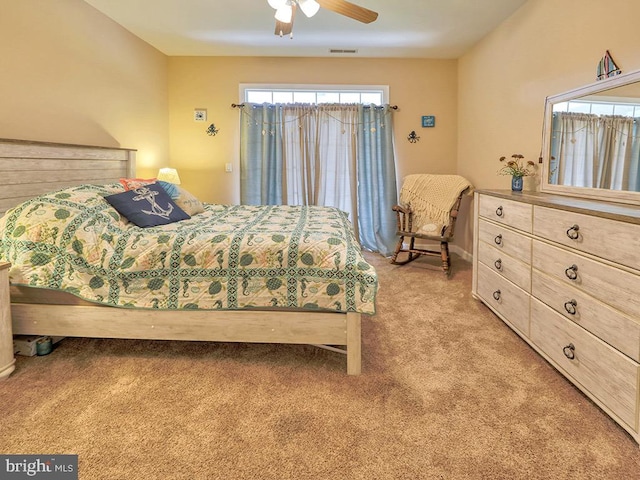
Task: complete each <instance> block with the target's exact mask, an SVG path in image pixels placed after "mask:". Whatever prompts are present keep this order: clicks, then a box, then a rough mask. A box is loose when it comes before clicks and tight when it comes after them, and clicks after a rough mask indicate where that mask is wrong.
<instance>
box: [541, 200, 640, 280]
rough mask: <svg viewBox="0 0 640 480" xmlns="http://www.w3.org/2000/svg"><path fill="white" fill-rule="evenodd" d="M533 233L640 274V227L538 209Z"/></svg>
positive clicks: (547, 209) (562, 211)
mask: <svg viewBox="0 0 640 480" xmlns="http://www.w3.org/2000/svg"><path fill="white" fill-rule="evenodd" d="M533 233H534V234H535V235H538V236H540V237H544V238H547V239H549V240H552V241H554V242H557V243H560V244H562V245H566V246H568V247H572V248H575V249H576V250H580V251H582V252H587V253H591V254H593V255H596V256H598V257H601V258H604V259H607V260H611V261H612V262H616V263H620V264H622V265H626V266H628V267H631V268H635V269H638V270H640V265H639V264H638V252H640V225H636V224H633V223H625V222H619V221H616V220H610V219H608V218H600V217H593V216H590V215H582V214H580V213H573V212H567V211H564V210H556V209H554V208H547V207H540V206H538V205H536V206H534V207H533Z"/></svg>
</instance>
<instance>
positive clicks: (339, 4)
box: [316, 0, 378, 23]
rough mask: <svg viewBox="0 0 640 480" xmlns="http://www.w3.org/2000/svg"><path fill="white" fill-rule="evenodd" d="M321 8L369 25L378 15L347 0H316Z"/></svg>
mask: <svg viewBox="0 0 640 480" xmlns="http://www.w3.org/2000/svg"><path fill="white" fill-rule="evenodd" d="M316 1H317V2H318V3H319V4H320V6H321V7H322V8H326V9H327V10H331V11H332V12H336V13H339V14H340V15H344V16H346V17H349V18H353V19H354V20H358V21H359V22H362V23H371V22H373V21H374V20H375V19H376V18H378V13H377V12H374V11H373V10H369V9H368V8H364V7H360V6H358V5H355V4H353V3H351V2H347V0H316Z"/></svg>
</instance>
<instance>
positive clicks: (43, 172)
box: [0, 138, 136, 216]
mask: <svg viewBox="0 0 640 480" xmlns="http://www.w3.org/2000/svg"><path fill="white" fill-rule="evenodd" d="M135 158H136V150H132V149H128V148H109V147H95V146H88V145H70V144H62V143H45V142H32V141H26V140H9V139H1V138H0V216H2V215H3V214H4V212H6V211H7V210H8V209H10V208H12V207H15V206H16V205H18V204H19V203H21V202H24V201H25V200H28V199H30V198H32V197H35V196H36V195H41V194H43V193H47V192H51V191H53V190H58V189H61V188H66V187H71V186H74V185H81V184H84V183H94V184H103V183H113V182H117V181H118V179H119V178H122V177H135V170H136V165H135V163H136V162H135Z"/></svg>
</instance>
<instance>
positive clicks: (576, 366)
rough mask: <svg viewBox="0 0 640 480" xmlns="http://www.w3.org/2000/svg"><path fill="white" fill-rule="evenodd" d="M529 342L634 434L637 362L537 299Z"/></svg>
mask: <svg viewBox="0 0 640 480" xmlns="http://www.w3.org/2000/svg"><path fill="white" fill-rule="evenodd" d="M531 340H532V342H533V343H534V344H535V345H536V346H537V347H538V348H539V349H540V350H541V351H542V352H543V353H544V354H546V355H547V356H548V357H549V358H550V359H551V360H552V361H553V362H555V364H556V365H557V366H558V367H559V368H560V369H562V370H563V371H564V372H566V374H567V375H568V376H569V377H570V378H571V379H572V380H573V381H574V382H575V383H577V384H578V386H580V387H582V388H583V389H584V390H586V391H587V392H589V393H590V394H591V395H593V396H594V397H595V398H597V399H598V400H600V402H602V404H603V405H604V406H605V407H607V408H608V409H609V410H610V411H611V412H613V413H614V414H615V415H617V416H618V417H619V418H620V420H622V421H623V422H624V423H626V424H627V425H628V426H630V427H631V428H632V429H633V430H635V431H637V429H638V425H637V424H636V418H637V417H636V414H637V408H638V406H637V398H638V397H637V395H638V373H639V371H640V367H639V365H638V364H637V363H636V362H634V361H633V360H630V359H629V358H627V357H626V356H624V355H622V354H621V353H620V352H618V351H617V350H615V349H614V348H612V347H610V346H609V345H607V344H606V343H604V342H602V341H601V340H599V339H597V338H596V337H595V336H593V335H591V334H590V333H589V332H587V331H586V330H584V329H583V328H581V327H579V326H577V325H575V324H574V323H573V322H570V321H568V320H567V319H565V318H564V317H562V316H561V315H559V314H558V313H557V312H555V311H554V310H552V309H551V308H549V307H548V306H546V305H545V304H543V303H541V302H540V301H538V300H537V299H532V300H531ZM571 347H573V348H571ZM571 356H573V358H572V359H570V358H568V357H571Z"/></svg>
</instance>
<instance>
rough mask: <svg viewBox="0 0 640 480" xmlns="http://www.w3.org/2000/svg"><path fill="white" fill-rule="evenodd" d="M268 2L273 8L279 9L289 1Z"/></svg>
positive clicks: (270, 0)
mask: <svg viewBox="0 0 640 480" xmlns="http://www.w3.org/2000/svg"><path fill="white" fill-rule="evenodd" d="M267 2H268V3H269V6H270V7H271V8H274V9H276V10H278V9H279V8H280V7H283V6H284V5H285V4H286V3H287V0H267Z"/></svg>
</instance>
